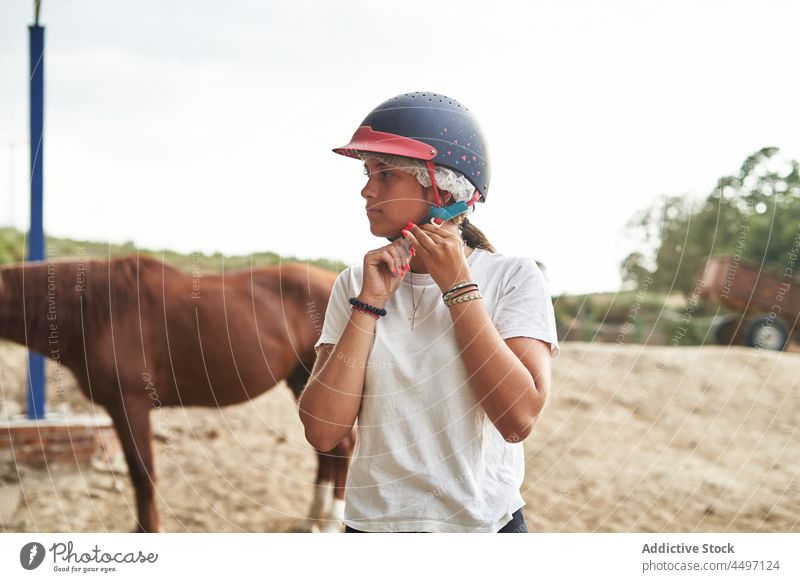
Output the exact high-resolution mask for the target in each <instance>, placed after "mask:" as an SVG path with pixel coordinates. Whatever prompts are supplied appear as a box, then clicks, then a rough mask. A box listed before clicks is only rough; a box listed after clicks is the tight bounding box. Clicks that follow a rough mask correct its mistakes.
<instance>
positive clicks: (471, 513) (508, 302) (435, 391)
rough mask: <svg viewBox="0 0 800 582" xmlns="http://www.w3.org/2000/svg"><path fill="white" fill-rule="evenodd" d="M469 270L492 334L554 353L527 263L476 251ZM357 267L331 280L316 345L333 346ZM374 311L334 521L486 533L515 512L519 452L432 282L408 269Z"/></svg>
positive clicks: (546, 304) (380, 528)
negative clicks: (487, 404) (489, 411)
mask: <svg viewBox="0 0 800 582" xmlns="http://www.w3.org/2000/svg"><path fill="white" fill-rule="evenodd" d="M467 263H468V265H469V270H470V275H471V278H472V280H473V281H474V282H475V283H477V284H478V287H479V290H480V292H481V295H482V296H483V299H482V301H483V304H484V305H485V307H486V309H487V311H488V313H489V314H490V316H491V320H492V323H494V325H495V327H496V329H497V330H498V332H499V334H500V337H502V338H503V339H506V338H510V337H514V336H526V337H532V338H538V339H541V340H544V341H546V342H549V343H550V348H551V349H550V354H551V356H552V357H556V356H557V355H558V352H559V348H558V339H557V337H556V324H555V315H554V312H553V302H552V299H551V297H550V293H549V291H548V288H547V283H546V281H545V279H544V276H543V274H542V271H541V270H540V269H539V266H538V265H537V264H536V262H535V261H534V260H532V259H529V258H524V257H513V256H504V255H502V254H500V253H492V252H491V251H488V250H484V249H475V250H474V251H473V252H472V253H471V254H470V255H469V256H468V257H467ZM362 271H363V265H361V264H359V265H351V266H349V267H347V268H346V269H345V270H344V271H342V272H341V273H340V274H339V277H338V278H337V279H336V282H335V283H334V286H333V291H332V293H331V298H330V302H329V304H328V309H327V311H326V314H325V322H324V324H323V328H322V334H321V336H320V338H319V341H317V343H316V346H319V345H320V344H324V343H327V344H335V343H337V342H338V341H339V338H340V337H341V334H342V331H343V330H344V328H345V325H346V324H347V321H348V319H349V318H350V313H351V306H350V303H349V302H348V298H350V297H356V296H357V295H358V293H359V292H360V291H361V284H362ZM412 278H413V286H412V284H411V280H412ZM426 285H427V287H426ZM412 291H413V303H412ZM413 305H418V307H417V312H416V318H415V320H414V329H413V330H412V329H411V319H410V318H411V314H412V312H413V310H414V308H413ZM384 307H385V309H386V311H387V314H386V315H385V316H383V317H381V318H380V319H378V320H377V321H376V327H375V339H374V341H373V343H372V347H371V348H370V352H369V357H368V361H367V365H366V370H365V378H364V388H363V396H362V404H361V411H360V413H359V416H358V419H357V422H356V429H357V440H356V447H355V451H354V453H353V460H352V463H351V466H350V471H349V473H348V476H347V485H346V489H345V513H344V523H345V524H347V525H349V526H350V527H352V528H355V529H358V530H361V531H367V532H396V531H428V532H496V531H497V530H499V529H500V528H502V527H503V526H504V525H505V524H506V523H508V522H509V521H510V520H511V519H512V515H511V514H512V513H513V512H515V511H516V510H518V509H520V508H521V507H523V506H524V505H525V502H524V500H523V499H522V496H521V495H520V487H521V486H522V480H523V478H524V474H525V457H524V453H523V444H522V443H521V442H520V443H508V442H506V440H505V439H504V438H503V437H502V435H501V434H500V432H499V431H498V430H497V428H496V427H495V426H494V425H493V424H492V422H491V420H489V418H488V416H487V415H486V413H485V412H484V410H483V408H482V407H481V405H480V402H479V401H478V399H477V398H476V397H475V394H474V392H473V389H472V386H471V381H470V380H469V379H468V377H467V372H466V369H465V367H464V364H463V361H462V359H461V356H460V353H459V347H458V344H457V342H456V337H455V329H454V326H453V320H452V316H451V314H450V310H449V308H448V307H447V306H446V305H445V304H444V302H443V301H442V292H441V290H440V289H439V287H438V286H437V285H436V283H435V281H434V280H433V278H432V277H431V276H430V274H427V273H420V274H416V273H415V274H411V273H406V275H405V277H404V279H403V282H402V283H401V285H400V287H399V288H398V289H397V291H396V292H395V293H394V294H393V295H392V297H391V298H390V299H389V301H388V302H387V303H386V305H385V306H384ZM316 346H315V347H316ZM489 357H491V355H490V354H489Z"/></svg>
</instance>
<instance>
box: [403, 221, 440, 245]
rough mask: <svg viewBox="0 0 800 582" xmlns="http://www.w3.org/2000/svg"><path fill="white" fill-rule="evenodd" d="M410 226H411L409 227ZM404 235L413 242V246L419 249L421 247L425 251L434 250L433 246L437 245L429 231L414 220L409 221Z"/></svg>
mask: <svg viewBox="0 0 800 582" xmlns="http://www.w3.org/2000/svg"><path fill="white" fill-rule="evenodd" d="M409 226H410V227H411V228H408V227H409ZM403 236H405V237H406V238H407V239H409V240H410V241H411V243H412V246H414V247H416V248H417V249H420V247H421V248H422V249H423V250H425V251H432V250H433V247H434V246H436V243H434V242H433V241H432V240H431V237H429V236H428V234H427V232H425V231H424V230H423V229H421V228H420V227H419V226H417V225H416V224H414V223H413V222H409V223H408V226H407V227H406V228H404V229H403Z"/></svg>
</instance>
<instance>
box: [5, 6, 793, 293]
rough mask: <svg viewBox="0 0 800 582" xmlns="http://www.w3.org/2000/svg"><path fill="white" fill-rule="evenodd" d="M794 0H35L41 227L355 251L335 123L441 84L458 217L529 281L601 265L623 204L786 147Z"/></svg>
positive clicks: (12, 106) (8, 88)
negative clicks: (470, 206)
mask: <svg viewBox="0 0 800 582" xmlns="http://www.w3.org/2000/svg"><path fill="white" fill-rule="evenodd" d="M32 6H33V1H32V0H31V1H30V2H25V1H20V0H14V1H10V0H6V1H3V0H0V201H1V202H2V203H0V224H13V225H15V226H17V227H18V228H27V224H28V217H27V212H28V210H27V187H28V186H27V185H28V181H27V174H28V171H29V169H28V154H27V140H28V133H27V132H28V105H27V98H28V97H27V95H28V90H27V81H26V78H27V58H28V57H27V50H28V49H27V42H28V40H27V25H28V24H30V22H31V19H32ZM798 22H800V4H798V3H796V2H790V1H786V2H778V1H770V0H761V1H756V0H753V1H750V2H735V1H732V0H720V1H710V0H705V1H704V0H693V1H676V0H672V1H670V2H647V1H643V0H635V1H630V2H628V1H624V2H623V1H605V2H590V1H573V2H569V1H567V2H565V1H560V2H555V1H554V2H542V1H536V2H527V3H522V2H503V1H500V2H497V1H495V2H492V3H489V2H472V1H465V0H459V1H437V2H430V1H416V0H410V1H405V2H368V1H363V2H356V1H351V0H341V1H337V2H314V3H310V2H300V1H298V0H293V1H291V2H289V1H285V2H284V1H280V2H277V1H271V2H256V1H250V2H243V1H230V2H224V3H222V2H210V1H203V2H199V1H193V2H115V1H109V0H102V1H101V0H97V1H94V0H92V1H90V0H73V1H71V2H55V1H52V0H51V1H48V0H44V2H43V7H42V24H43V25H44V26H46V28H47V31H46V34H47V56H46V99H47V102H46V145H45V148H46V149H45V209H46V210H45V228H46V230H47V232H48V233H49V234H52V235H56V236H65V237H74V238H82V239H93V240H110V241H114V242H122V241H125V240H133V241H134V242H135V243H136V244H138V245H140V246H144V247H149V248H165V247H166V248H173V249H176V250H179V251H185V252H189V251H193V250H200V251H203V252H214V251H221V252H223V253H225V254H247V253H250V252H254V251H275V252H279V253H282V254H287V255H290V254H291V255H295V256H299V257H301V258H316V257H328V258H332V259H337V258H338V259H340V260H342V261H344V262H345V263H348V264H349V263H360V262H361V260H362V258H363V255H364V254H365V253H366V252H367V251H368V250H370V249H372V248H375V247H378V246H382V245H383V244H385V243H386V242H387V241H386V240H385V239H383V238H375V237H373V236H372V235H371V234H370V232H369V223H368V221H367V218H366V215H365V214H364V201H363V199H362V198H361V196H360V189H361V187H362V185H363V180H364V176H363V175H362V173H361V169H360V167H359V163H358V162H357V161H355V160H351V159H348V158H344V157H341V156H337V155H335V154H333V153H332V152H331V148H332V147H335V146H339V145H342V144H344V143H346V142H347V140H348V139H349V138H350V136H351V134H352V133H353V131H354V130H355V129H356V127H357V125H358V123H359V122H360V121H361V120H362V119H363V118H364V116H365V115H366V114H367V113H368V112H369V111H370V110H371V109H372V108H373V107H374V106H375V105H377V104H378V103H380V102H381V101H383V100H385V99H387V98H388V97H391V96H394V95H396V94H399V93H404V92H408V91H433V92H438V93H443V94H446V95H449V96H452V97H455V98H456V99H458V100H459V101H461V102H462V103H464V104H465V105H466V106H467V107H469V108H470V109H471V110H472V111H473V112H474V113H475V114H476V115H477V116H478V118H479V119H480V121H481V124H482V126H483V128H484V130H485V132H486V133H487V135H488V138H489V146H490V152H491V157H492V165H493V170H492V185H491V190H490V193H489V198H488V201H487V202H486V204H483V205H478V208H477V210H476V211H475V213H474V214H473V215H472V216H471V221H472V222H474V223H475V224H476V225H478V226H479V227H480V228H482V229H483V230H484V232H485V233H486V234H487V236H488V237H489V239H490V240H491V241H492V243H493V244H494V245H495V246H496V247H497V249H498V250H499V251H500V252H501V253H503V254H507V255H523V256H529V257H533V258H535V259H537V260H539V261H541V262H543V263H544V264H545V265H546V267H547V274H548V277H549V280H550V288H551V291H552V292H553V293H554V294H556V293H562V292H573V293H578V292H587V291H605V290H616V289H618V288H619V285H620V281H619V263H620V261H621V260H622V259H623V257H624V256H625V255H626V254H627V252H629V251H630V250H632V247H631V241H630V240H627V239H626V238H625V237H624V233H623V225H624V224H625V222H626V220H627V219H628V217H629V216H630V215H631V214H632V213H633V212H635V211H636V210H637V209H640V208H642V207H644V206H647V205H648V204H650V203H651V202H652V201H653V200H654V199H655V198H657V197H658V196H660V195H663V194H684V193H688V194H693V195H696V196H704V195H706V194H707V193H708V192H709V191H710V190H711V189H712V188H713V187H714V184H715V181H716V179H717V178H718V177H720V176H722V175H724V174H729V173H732V172H735V171H736V170H737V169H738V168H739V166H740V165H741V163H742V161H743V160H744V158H745V157H746V156H747V155H748V154H750V153H752V152H753V151H755V150H757V149H759V148H761V147H764V146H767V145H769V146H778V147H780V148H781V149H782V150H783V151H784V152H785V153H786V154H787V155H789V156H791V157H795V158H800V121H799V120H798V114H797V103H798V95H800V90H799V89H800V80H798V75H797V56H798V51H797V40H796V39H797V31H796V27H797V23H798Z"/></svg>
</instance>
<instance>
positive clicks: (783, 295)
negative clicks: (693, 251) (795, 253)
mask: <svg viewBox="0 0 800 582" xmlns="http://www.w3.org/2000/svg"><path fill="white" fill-rule="evenodd" d="M794 266H795V265H794V261H793V260H792V261H790V262H789V263H788V264H787V265H785V266H784V268H783V271H781V270H780V269H779V268H775V267H773V266H769V265H764V264H762V263H758V262H756V261H753V260H750V259H743V258H740V257H739V256H737V255H733V256H731V255H725V256H713V255H712V256H710V257H708V258H707V259H706V262H705V264H704V266H703V267H702V269H701V271H700V275H699V277H698V283H699V285H698V286H699V287H700V292H699V296H700V299H704V300H707V301H712V302H714V303H717V304H719V305H721V306H722V307H725V308H727V309H729V310H731V311H732V313H727V314H725V315H720V316H717V318H716V320H715V322H714V340H715V341H716V343H718V344H721V345H746V346H750V347H756V348H762V349H770V350H785V349H786V347H787V345H788V344H789V342H790V340H791V339H794V340H797V339H800V338H797V337H796V334H797V332H798V331H800V330H798V325H797V324H798V317H800V280H798V279H795V277H794ZM798 267H800V264H798Z"/></svg>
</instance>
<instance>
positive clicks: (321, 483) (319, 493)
mask: <svg viewBox="0 0 800 582" xmlns="http://www.w3.org/2000/svg"><path fill="white" fill-rule="evenodd" d="M332 499H333V459H331V457H330V455H327V454H325V453H320V452H319V451H317V478H316V479H315V481H314V499H313V500H312V501H311V507H310V508H309V510H308V515H307V516H306V517H305V519H303V521H302V522H301V523H300V525H299V526H298V527H297V531H301V532H315V533H316V532H318V531H319V521H320V520H321V519H322V518H323V517H324V516H325V514H326V513H327V512H328V511H329V509H330V505H331V500H332Z"/></svg>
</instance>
